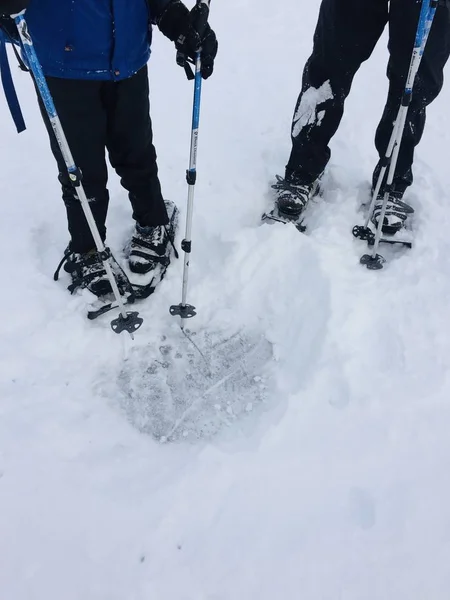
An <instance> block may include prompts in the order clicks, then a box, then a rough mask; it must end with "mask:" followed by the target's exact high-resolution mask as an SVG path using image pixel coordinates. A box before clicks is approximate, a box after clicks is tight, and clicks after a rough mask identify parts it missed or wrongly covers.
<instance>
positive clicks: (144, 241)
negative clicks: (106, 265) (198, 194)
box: [125, 202, 178, 275]
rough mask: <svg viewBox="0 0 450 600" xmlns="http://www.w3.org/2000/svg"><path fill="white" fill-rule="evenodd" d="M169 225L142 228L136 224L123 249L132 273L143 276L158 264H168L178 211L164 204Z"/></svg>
mask: <svg viewBox="0 0 450 600" xmlns="http://www.w3.org/2000/svg"><path fill="white" fill-rule="evenodd" d="M166 208H167V213H168V215H169V223H168V224H167V225H156V226H155V227H142V226H141V225H139V223H136V229H135V232H134V235H133V237H132V238H131V240H130V242H129V243H128V244H127V246H126V248H125V255H126V256H127V257H128V265H129V268H130V271H131V272H132V273H137V274H139V275H145V274H146V273H149V272H150V271H153V270H155V269H156V267H157V266H158V265H160V264H162V265H165V266H167V265H168V264H169V263H170V251H171V247H172V245H173V238H174V234H175V229H176V220H177V218H178V209H177V208H176V206H175V204H173V202H166Z"/></svg>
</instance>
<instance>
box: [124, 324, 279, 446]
mask: <svg viewBox="0 0 450 600" xmlns="http://www.w3.org/2000/svg"><path fill="white" fill-rule="evenodd" d="M188 335H189V336H190V338H191V339H188V338H187V337H184V336H182V335H181V334H179V335H178V336H177V339H176V340H173V341H171V340H170V339H168V338H167V337H166V336H162V337H161V338H160V342H159V344H156V345H153V346H141V347H135V348H133V349H132V351H131V352H130V356H129V357H128V360H127V361H125V362H124V365H123V368H122V370H121V371H120V374H119V376H118V378H117V382H116V385H117V390H118V393H119V403H120V406H121V408H122V409H123V410H124V411H125V413H126V415H127V417H128V419H129V420H130V422H131V423H132V424H133V426H134V427H136V428H137V429H138V430H139V431H142V432H143V433H147V434H150V435H152V436H153V437H154V438H155V439H158V440H160V441H162V442H165V441H175V440H181V439H185V440H195V439H200V438H210V437H212V436H213V435H215V434H217V433H218V432H219V431H220V430H221V429H223V428H224V427H228V426H230V425H232V424H235V423H236V422H237V421H238V420H241V419H245V418H246V417H247V416H248V415H249V414H250V413H252V412H254V411H256V410H258V409H259V408H261V407H263V406H264V405H265V403H266V402H267V400H268V397H269V394H268V392H269V389H270V386H271V362H272V345H271V344H270V343H269V342H268V341H267V340H266V338H265V337H264V336H263V335H261V334H260V333H255V334H248V333H242V332H238V333H236V334H235V335H233V336H231V337H229V338H225V339H224V338H223V337H220V336H219V335H214V334H212V333H210V332H209V333H208V332H205V333H197V334H188Z"/></svg>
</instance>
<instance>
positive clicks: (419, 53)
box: [363, 0, 438, 268]
mask: <svg viewBox="0 0 450 600" xmlns="http://www.w3.org/2000/svg"><path fill="white" fill-rule="evenodd" d="M437 5H438V0H423V1H422V7H421V10H420V16H419V23H418V25H417V32H416V37H415V43H414V48H413V52H412V56H411V62H410V66H409V71H408V77H407V80H406V84H405V90H404V92H403V96H402V101H401V104H400V108H399V111H398V114H397V118H396V120H395V123H394V128H393V131H392V135H391V138H390V140H389V144H388V147H387V150H386V154H385V156H384V158H383V160H382V163H381V169H380V173H379V176H378V180H377V183H376V186H375V189H374V191H373V196H372V202H371V204H370V208H369V213H368V216H367V219H366V222H365V226H364V229H367V227H368V224H369V221H370V220H371V218H372V215H373V211H374V209H375V203H376V200H377V198H378V195H379V193H380V190H381V186H382V185H383V181H384V178H385V175H386V172H387V171H388V169H389V171H388V177H387V180H386V186H385V194H384V198H383V205H382V209H381V213H380V217H379V220H378V225H377V231H376V234H375V240H374V245H373V251H372V255H371V260H372V261H374V262H373V263H370V264H372V266H373V267H374V268H381V266H382V265H381V261H382V258H381V257H379V258H377V257H378V255H377V251H378V246H379V244H380V240H381V235H382V227H383V223H384V218H385V214H386V209H387V204H388V200H389V195H390V192H391V190H392V184H393V181H394V176H395V171H396V168H397V161H398V155H399V151H400V146H401V142H402V138H403V132H404V130H405V124H406V118H407V115H408V110H409V106H410V104H411V100H412V96H413V89H414V83H415V80H416V76H417V72H418V70H419V67H420V63H421V61H422V57H423V53H424V51H425V47H426V45H427V41H428V36H429V33H430V30H431V26H432V24H433V20H434V16H435V14H436V9H437ZM363 258H364V259H367V255H365V256H364V257H363ZM374 263H376V265H378V267H376V265H375V264H374ZM366 264H367V266H368V267H369V268H370V264H369V263H366Z"/></svg>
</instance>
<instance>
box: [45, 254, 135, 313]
mask: <svg viewBox="0 0 450 600" xmlns="http://www.w3.org/2000/svg"><path fill="white" fill-rule="evenodd" d="M109 262H110V265H111V269H112V272H113V274H114V277H115V280H116V283H117V287H118V289H119V292H120V295H121V296H122V300H123V302H124V304H127V303H129V304H131V303H133V302H134V300H135V294H134V291H133V288H132V286H131V283H130V281H129V279H128V277H127V276H126V275H125V273H124V272H123V270H122V269H121V267H120V266H119V264H118V263H117V261H116V260H115V258H114V257H113V256H112V255H110V258H109ZM63 265H64V271H66V273H69V275H70V276H71V278H72V283H71V284H70V285H69V286H68V287H67V289H68V290H69V292H70V293H71V294H74V293H75V292H76V291H77V290H84V289H86V290H88V291H89V292H91V293H92V294H93V295H94V296H96V297H97V300H95V301H94V302H93V303H91V304H89V306H88V311H87V312H88V318H89V319H95V318H96V317H98V316H100V315H101V314H103V313H105V312H108V311H109V310H111V309H113V308H116V307H117V302H116V300H115V298H114V294H113V291H112V287H111V283H110V281H109V278H108V276H107V274H106V271H105V268H104V265H103V260H102V259H101V257H100V255H99V253H98V252H97V251H96V250H91V251H90V252H86V253H77V252H72V250H71V248H70V244H69V246H68V247H67V248H66V250H65V252H64V256H63V258H62V260H61V262H60V263H59V265H58V268H57V269H56V271H55V274H54V280H55V281H57V280H58V278H59V272H60V270H61V268H62V266H63Z"/></svg>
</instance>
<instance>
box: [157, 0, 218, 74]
mask: <svg viewBox="0 0 450 600" xmlns="http://www.w3.org/2000/svg"><path fill="white" fill-rule="evenodd" d="M157 25H158V27H159V29H160V31H161V32H162V33H163V34H164V35H165V36H166V37H168V38H169V40H172V42H175V47H176V49H177V50H178V57H177V62H178V64H179V65H180V66H183V67H185V66H186V63H187V59H188V58H189V59H190V60H191V61H195V57H196V53H197V51H198V49H199V48H201V49H202V51H201V59H202V77H203V79H208V77H210V76H211V75H212V72H213V70H214V59H215V57H216V54H217V49H218V43H217V38H216V34H215V33H214V31H213V30H212V29H211V27H210V26H209V24H208V23H207V24H206V27H205V28H204V30H203V31H202V32H198V31H197V29H196V7H194V8H193V9H192V10H191V11H190V12H189V10H188V9H187V7H186V6H185V5H184V4H183V3H182V2H180V0H172V2H171V3H170V4H168V6H167V8H166V10H165V11H164V12H163V13H162V15H161V16H160V17H159V19H158V20H157ZM183 56H184V60H183V58H182V57H183Z"/></svg>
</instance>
